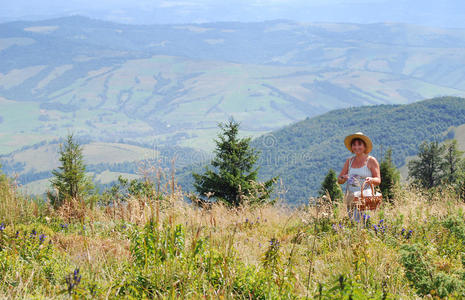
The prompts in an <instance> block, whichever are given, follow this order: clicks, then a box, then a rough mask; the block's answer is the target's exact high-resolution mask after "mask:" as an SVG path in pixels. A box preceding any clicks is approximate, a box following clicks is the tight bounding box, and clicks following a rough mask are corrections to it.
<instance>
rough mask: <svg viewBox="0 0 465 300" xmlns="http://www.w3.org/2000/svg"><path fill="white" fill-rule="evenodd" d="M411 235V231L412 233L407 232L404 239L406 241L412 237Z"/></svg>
mask: <svg viewBox="0 0 465 300" xmlns="http://www.w3.org/2000/svg"><path fill="white" fill-rule="evenodd" d="M412 233H413V231H412V230H409V231H408V233H407V235H406V236H405V238H406V239H407V240H408V239H410V237H411V236H412Z"/></svg>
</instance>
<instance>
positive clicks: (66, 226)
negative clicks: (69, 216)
mask: <svg viewBox="0 0 465 300" xmlns="http://www.w3.org/2000/svg"><path fill="white" fill-rule="evenodd" d="M60 226H61V229H68V224H60Z"/></svg>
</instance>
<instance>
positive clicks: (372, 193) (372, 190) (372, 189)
mask: <svg viewBox="0 0 465 300" xmlns="http://www.w3.org/2000/svg"><path fill="white" fill-rule="evenodd" d="M366 183H367V182H366V181H364V182H363V184H362V189H361V191H360V198H362V199H364V197H363V190H364V189H365V184H366ZM370 186H371V195H373V196H374V195H375V189H374V187H373V183H371V182H370Z"/></svg>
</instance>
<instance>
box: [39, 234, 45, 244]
mask: <svg viewBox="0 0 465 300" xmlns="http://www.w3.org/2000/svg"><path fill="white" fill-rule="evenodd" d="M44 240H45V234H41V235H40V236H39V243H40V244H42V243H43V242H44Z"/></svg>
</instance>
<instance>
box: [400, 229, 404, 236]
mask: <svg viewBox="0 0 465 300" xmlns="http://www.w3.org/2000/svg"><path fill="white" fill-rule="evenodd" d="M400 234H401V235H402V236H403V235H404V234H405V228H402V231H401V232H400Z"/></svg>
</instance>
